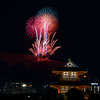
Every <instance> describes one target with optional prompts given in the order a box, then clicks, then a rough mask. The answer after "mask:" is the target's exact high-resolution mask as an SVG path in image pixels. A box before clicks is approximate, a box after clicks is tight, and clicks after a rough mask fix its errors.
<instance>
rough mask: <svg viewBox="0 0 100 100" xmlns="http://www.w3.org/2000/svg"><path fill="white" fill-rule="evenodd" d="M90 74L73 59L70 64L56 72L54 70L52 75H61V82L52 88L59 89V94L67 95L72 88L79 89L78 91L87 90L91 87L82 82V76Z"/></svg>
mask: <svg viewBox="0 0 100 100" xmlns="http://www.w3.org/2000/svg"><path fill="white" fill-rule="evenodd" d="M87 72H88V70H86V69H82V68H81V67H79V66H77V65H76V64H75V63H74V62H72V61H71V59H68V62H67V63H66V64H65V65H64V66H62V67H59V68H57V69H55V70H52V73H55V74H56V75H60V77H59V81H58V82H57V83H55V84H51V85H50V87H54V88H57V89H58V93H63V94H64V95H65V93H66V92H68V90H69V89H71V88H77V89H78V90H85V89H86V88H87V87H89V85H88V84H86V83H83V82H82V81H81V78H80V77H79V76H80V75H84V74H86V73H87Z"/></svg>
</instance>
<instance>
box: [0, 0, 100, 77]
mask: <svg viewBox="0 0 100 100" xmlns="http://www.w3.org/2000/svg"><path fill="white" fill-rule="evenodd" d="M46 6H49V7H53V8H54V9H56V10H57V11H58V19H59V24H60V28H59V31H58V32H57V34H56V36H55V38H57V39H58V42H57V43H56V46H57V45H58V46H59V45H61V46H62V48H61V49H59V50H57V51H56V52H55V55H53V56H51V57H50V58H51V59H53V60H58V61H63V62H67V59H68V58H69V57H71V59H72V61H73V62H75V63H76V64H77V65H79V66H80V67H83V68H87V69H88V70H89V71H90V72H91V73H92V74H93V75H95V76H99V75H100V73H99V72H100V3H99V0H94V1H93V0H78V1H77V0H32V1H31V0H27V1H23V2H22V1H18V0H13V1H9V0H5V1H2V2H1V3H0V51H2V52H8V53H9V52H11V53H25V54H31V52H30V51H29V50H28V49H29V48H30V47H32V46H31V44H32V43H33V42H34V40H33V39H29V37H28V36H27V35H26V33H25V24H26V21H27V20H28V19H29V18H30V17H31V16H33V15H35V14H36V13H37V11H38V10H40V9H41V8H44V7H46Z"/></svg>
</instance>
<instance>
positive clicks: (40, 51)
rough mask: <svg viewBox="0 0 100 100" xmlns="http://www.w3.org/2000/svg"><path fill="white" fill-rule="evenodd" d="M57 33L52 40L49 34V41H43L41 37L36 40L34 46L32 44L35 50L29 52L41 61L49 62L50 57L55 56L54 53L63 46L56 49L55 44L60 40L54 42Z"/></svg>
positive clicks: (31, 49)
mask: <svg viewBox="0 0 100 100" xmlns="http://www.w3.org/2000/svg"><path fill="white" fill-rule="evenodd" d="M55 34H56V33H54V34H53V36H52V39H51V40H50V34H48V38H47V40H45V41H43V40H42V38H41V35H40V36H39V38H37V39H36V41H35V42H34V44H32V46H33V48H30V49H29V50H30V51H31V52H32V53H33V55H34V56H35V57H36V58H37V59H38V61H40V60H47V59H48V58H49V56H50V55H53V54H54V52H55V51H56V50H57V49H59V48H61V46H57V47H55V48H54V45H55V43H56V42H57V40H58V39H56V40H54V36H55Z"/></svg>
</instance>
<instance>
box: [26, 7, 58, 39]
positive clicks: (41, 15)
mask: <svg viewBox="0 0 100 100" xmlns="http://www.w3.org/2000/svg"><path fill="white" fill-rule="evenodd" d="M52 10H53V9H50V8H47V7H46V8H43V9H41V10H40V11H39V12H38V13H37V15H36V16H35V17H31V18H30V19H29V20H28V21H27V23H26V26H25V28H26V33H27V35H28V36H29V37H31V38H32V37H33V36H35V35H36V34H35V28H36V29H37V33H38V36H39V34H40V30H41V28H42V30H41V34H44V31H45V29H44V24H45V23H46V25H47V26H48V32H49V33H51V34H53V33H54V32H55V31H57V30H58V28H59V24H58V19H57V18H56V16H55V14H56V12H55V11H52Z"/></svg>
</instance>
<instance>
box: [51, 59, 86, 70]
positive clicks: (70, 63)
mask: <svg viewBox="0 0 100 100" xmlns="http://www.w3.org/2000/svg"><path fill="white" fill-rule="evenodd" d="M53 71H87V72H88V70H87V69H83V68H81V67H79V66H77V65H76V64H75V63H74V62H73V61H72V60H71V59H68V61H67V63H65V64H64V65H63V66H61V67H59V68H57V69H54V70H53Z"/></svg>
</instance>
